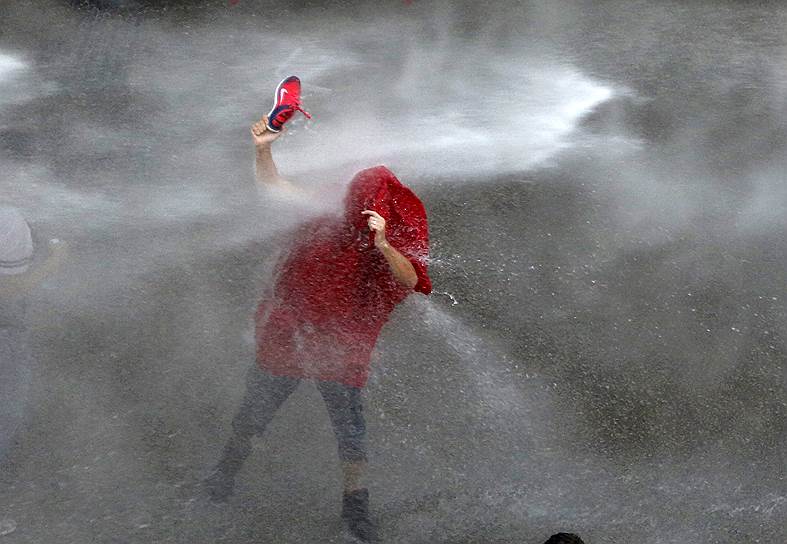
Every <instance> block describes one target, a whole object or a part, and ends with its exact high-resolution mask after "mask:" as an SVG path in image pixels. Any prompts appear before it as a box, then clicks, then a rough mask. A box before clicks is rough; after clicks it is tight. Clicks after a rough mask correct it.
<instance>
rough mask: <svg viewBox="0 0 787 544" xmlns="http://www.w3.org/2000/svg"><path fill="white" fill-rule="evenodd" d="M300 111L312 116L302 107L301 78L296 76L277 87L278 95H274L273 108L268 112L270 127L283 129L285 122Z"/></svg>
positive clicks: (276, 130)
mask: <svg viewBox="0 0 787 544" xmlns="http://www.w3.org/2000/svg"><path fill="white" fill-rule="evenodd" d="M296 111H299V112H301V113H302V114H304V115H305V116H306V117H307V118H309V119H311V118H312V116H311V115H309V113H308V112H306V111H304V110H303V109H301V80H300V79H298V78H297V77H296V76H290V77H288V78H286V79H284V80H283V81H282V82H281V83H279V85H278V86H277V87H276V95H275V96H274V97H273V109H272V110H271V111H270V113H269V114H268V129H269V130H271V131H273V132H279V131H281V129H282V127H283V126H284V123H286V122H287V121H289V120H290V117H292V116H293V115H295V112H296Z"/></svg>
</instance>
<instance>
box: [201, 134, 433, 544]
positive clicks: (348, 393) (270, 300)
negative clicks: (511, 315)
mask: <svg viewBox="0 0 787 544" xmlns="http://www.w3.org/2000/svg"><path fill="white" fill-rule="evenodd" d="M265 121H266V120H265V119H263V120H262V121H260V122H259V123H257V124H255V125H254V126H253V127H252V135H253V138H254V142H255V146H256V151H257V180H258V182H259V183H260V184H261V185H262V186H263V187H266V188H278V189H283V190H285V191H298V190H299V189H298V188H297V186H295V185H293V184H292V183H291V182H289V181H287V180H284V179H283V178H282V177H281V176H279V174H278V170H277V169H276V165H275V164H274V162H273V158H272V155H271V143H272V142H273V141H274V140H275V139H276V138H278V137H279V136H280V134H281V132H279V133H275V132H272V131H270V130H268V129H267V127H266V123H265ZM292 240H293V241H292V245H291V246H290V247H289V249H288V252H287V255H286V257H285V258H284V259H283V261H282V262H281V264H280V265H279V266H278V268H277V271H276V279H275V282H274V288H273V290H272V292H271V293H270V294H268V295H267V296H265V297H263V300H262V301H261V302H260V304H259V307H258V309H257V313H256V316H255V324H256V342H257V365H255V366H254V367H253V368H252V369H251V370H250V372H249V375H248V378H247V391H246V395H245V397H244V400H243V402H242V404H241V408H240V409H239V411H238V413H237V414H236V416H235V418H234V419H233V424H232V435H231V436H230V438H229V440H228V441H227V444H226V446H225V448H224V452H223V455H222V457H221V459H220V460H219V462H218V464H217V466H216V468H215V470H214V472H213V473H212V474H211V476H210V477H209V478H208V480H207V485H208V490H209V492H210V493H211V496H212V497H213V498H214V499H215V500H224V499H226V497H227V496H229V495H230V494H231V493H232V488H233V485H234V478H235V475H236V474H237V472H238V471H239V470H240V467H241V465H242V464H243V462H244V460H245V459H246V458H247V457H248V456H249V454H250V452H251V438H252V436H254V435H255V434H258V433H262V432H263V431H264V430H265V427H266V426H267V424H268V423H269V422H270V421H271V419H272V418H273V416H274V414H275V412H276V411H277V410H278V408H279V407H280V406H281V404H282V403H283V402H284V401H285V400H286V399H287V397H288V396H289V395H290V394H291V393H292V392H293V391H294V390H295V388H296V387H297V386H298V384H299V383H300V381H301V380H302V379H313V380H314V381H315V382H316V384H317V388H318V389H319V391H320V393H321V395H322V397H323V399H324V401H325V404H326V407H327V409H328V413H329V415H330V418H331V422H332V425H333V428H334V432H335V434H336V437H337V441H338V446H339V457H340V458H341V460H342V469H343V473H344V501H343V508H342V517H343V518H344V520H345V522H346V523H347V526H348V528H349V529H350V531H351V532H352V533H353V535H354V536H356V537H357V538H359V539H360V540H362V541H370V540H373V539H374V534H375V529H374V525H373V524H372V522H371V520H370V518H369V506H368V505H369V499H368V491H367V490H366V489H365V488H364V487H362V485H361V482H362V476H363V474H364V472H365V469H366V451H365V432H366V425H365V422H364V417H363V413H362V403H361V390H362V388H363V387H364V386H365V385H366V381H367V378H368V375H369V362H370V358H371V354H372V350H373V348H374V344H375V342H376V341H377V337H378V335H379V334H380V330H381V329H382V327H383V325H384V324H385V323H386V321H387V320H388V317H389V316H390V314H391V312H392V311H393V309H394V308H395V307H396V305H397V304H399V303H400V302H401V301H402V300H404V299H405V297H407V295H408V294H410V293H412V292H414V291H415V292H420V293H423V294H427V295H428V294H429V293H430V292H431V289H432V286H431V281H430V279H429V275H428V273H427V266H426V261H427V258H428V252H429V234H428V224H427V218H426V212H425V210H424V206H423V204H422V203H421V201H420V200H419V199H418V197H417V196H416V195H415V194H414V193H413V192H412V191H411V190H410V189H408V188H407V187H405V186H404V185H403V184H402V183H401V182H400V181H399V180H398V179H397V178H396V176H395V175H394V174H393V173H392V172H391V171H390V170H389V169H388V168H386V167H384V166H376V167H373V168H368V169H365V170H362V171H360V172H358V173H357V174H356V175H355V177H354V178H353V180H352V182H351V183H350V185H349V187H348V189H347V193H346V195H345V198H344V210H343V213H342V214H341V215H338V216H331V215H326V216H321V217H318V218H316V219H313V220H310V221H308V222H306V223H305V224H304V225H302V226H301V227H299V228H298V229H297V231H296V232H295V234H294V236H293V237H292Z"/></svg>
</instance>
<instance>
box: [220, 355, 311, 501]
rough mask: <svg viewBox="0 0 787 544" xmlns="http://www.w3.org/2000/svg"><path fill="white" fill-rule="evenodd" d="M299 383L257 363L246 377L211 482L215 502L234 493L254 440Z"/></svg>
mask: <svg viewBox="0 0 787 544" xmlns="http://www.w3.org/2000/svg"><path fill="white" fill-rule="evenodd" d="M298 383H299V380H297V379H295V378H287V377H282V376H274V375H272V374H269V373H268V372H266V371H264V370H261V369H260V368H259V367H258V366H257V365H256V364H255V365H254V366H253V367H252V368H251V369H250V370H249V373H248V375H247V378H246V394H245V395H244V397H243V402H242V403H241V406H240V408H239V409H238V412H237V413H236V414H235V417H234V418H233V420H232V434H231V435H230V437H229V439H228V440H227V443H226V444H225V446H224V451H223V453H222V456H221V458H220V459H219V461H218V463H216V467H215V469H214V471H213V473H212V474H211V476H210V477H209V478H208V480H207V485H208V490H209V492H210V493H211V495H212V496H213V498H214V499H218V500H221V499H224V498H226V497H227V496H228V495H230V494H231V493H232V488H233V486H234V479H235V475H236V474H237V473H238V471H240V468H241V466H243V462H244V461H245V460H246V458H247V457H248V456H249V454H250V453H251V439H252V438H253V437H254V435H255V434H262V433H263V432H264V431H265V428H266V427H267V426H268V423H270V421H271V420H272V419H273V416H274V415H275V414H276V411H277V410H278V409H279V407H280V406H281V405H282V403H283V402H284V401H285V400H287V397H289V396H290V394H292V392H293V391H295V388H296V387H298Z"/></svg>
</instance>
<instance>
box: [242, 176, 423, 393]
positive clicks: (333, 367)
mask: <svg viewBox="0 0 787 544" xmlns="http://www.w3.org/2000/svg"><path fill="white" fill-rule="evenodd" d="M344 204H345V211H344V215H343V217H322V218H318V219H315V220H313V221H310V222H309V223H307V224H305V225H303V226H302V227H301V228H300V229H298V231H297V232H296V234H295V237H294V242H293V245H292V247H291V249H290V251H289V254H288V256H287V258H286V259H285V260H284V262H283V264H282V266H281V267H280V268H279V270H278V277H277V279H276V283H275V288H274V291H273V294H272V296H271V297H268V298H266V299H264V300H263V301H261V302H260V305H259V308H258V310H257V316H256V339H257V361H258V363H259V364H260V366H261V367H262V368H264V369H265V370H267V371H268V372H270V373H272V374H275V375H279V376H290V377H296V378H315V379H319V380H326V381H336V382H341V383H345V384H347V385H351V386H354V387H363V386H364V385H366V381H367V378H368V376H369V360H370V358H371V353H372V349H373V348H374V344H375V342H376V341H377V337H378V335H379V334H380V329H382V327H383V325H384V324H385V322H386V321H387V320H388V316H389V315H390V314H391V312H392V311H393V309H394V308H395V307H396V305H397V304H398V303H399V302H401V301H402V300H404V298H405V297H406V296H407V295H408V294H409V293H410V291H411V290H410V289H408V288H407V287H405V286H403V285H401V284H400V283H399V282H398V281H396V279H395V278H394V276H393V274H392V272H391V270H390V267H389V265H388V263H387V262H386V260H385V257H383V255H382V254H381V253H380V251H379V250H377V249H376V248H375V247H374V243H373V234H372V233H371V232H369V230H368V228H367V226H366V225H367V216H365V215H362V214H361V212H362V211H363V210H365V209H370V210H374V211H376V212H377V213H379V214H380V215H381V216H383V217H384V218H385V220H386V238H387V239H388V241H389V243H390V244H391V245H392V246H393V247H395V248H396V249H397V250H399V251H400V252H401V253H402V254H403V255H405V256H406V257H407V258H408V259H409V260H410V262H411V263H412V264H413V267H414V268H415V271H416V274H417V276H418V283H417V284H416V286H415V288H414V289H413V290H415V291H418V292H421V293H424V294H429V293H430V292H431V290H432V284H431V281H430V279H429V275H428V273H427V267H426V261H427V258H428V253H429V231H428V225H427V220H426V212H425V210H424V206H423V204H422V203H421V201H420V200H419V199H418V197H417V196H415V194H414V193H413V192H412V191H411V190H410V189H408V188H407V187H405V186H404V185H402V184H401V182H400V181H399V180H398V179H396V176H394V175H393V173H392V172H391V171H390V170H388V169H387V168H386V167H384V166H377V167H374V168H369V169H366V170H362V171H361V172H359V173H358V174H356V175H355V177H354V178H353V181H352V183H351V184H350V187H349V189H348V191H347V195H346V197H345V202H344Z"/></svg>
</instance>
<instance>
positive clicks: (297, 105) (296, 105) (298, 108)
mask: <svg viewBox="0 0 787 544" xmlns="http://www.w3.org/2000/svg"><path fill="white" fill-rule="evenodd" d="M295 109H296V110H298V111H299V112H301V113H302V114H304V115H305V116H306V118H307V119H311V118H312V116H311V115H309V112H308V111H306V110H305V109H303V108H301V103H300V101H299V102H296V103H295Z"/></svg>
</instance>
